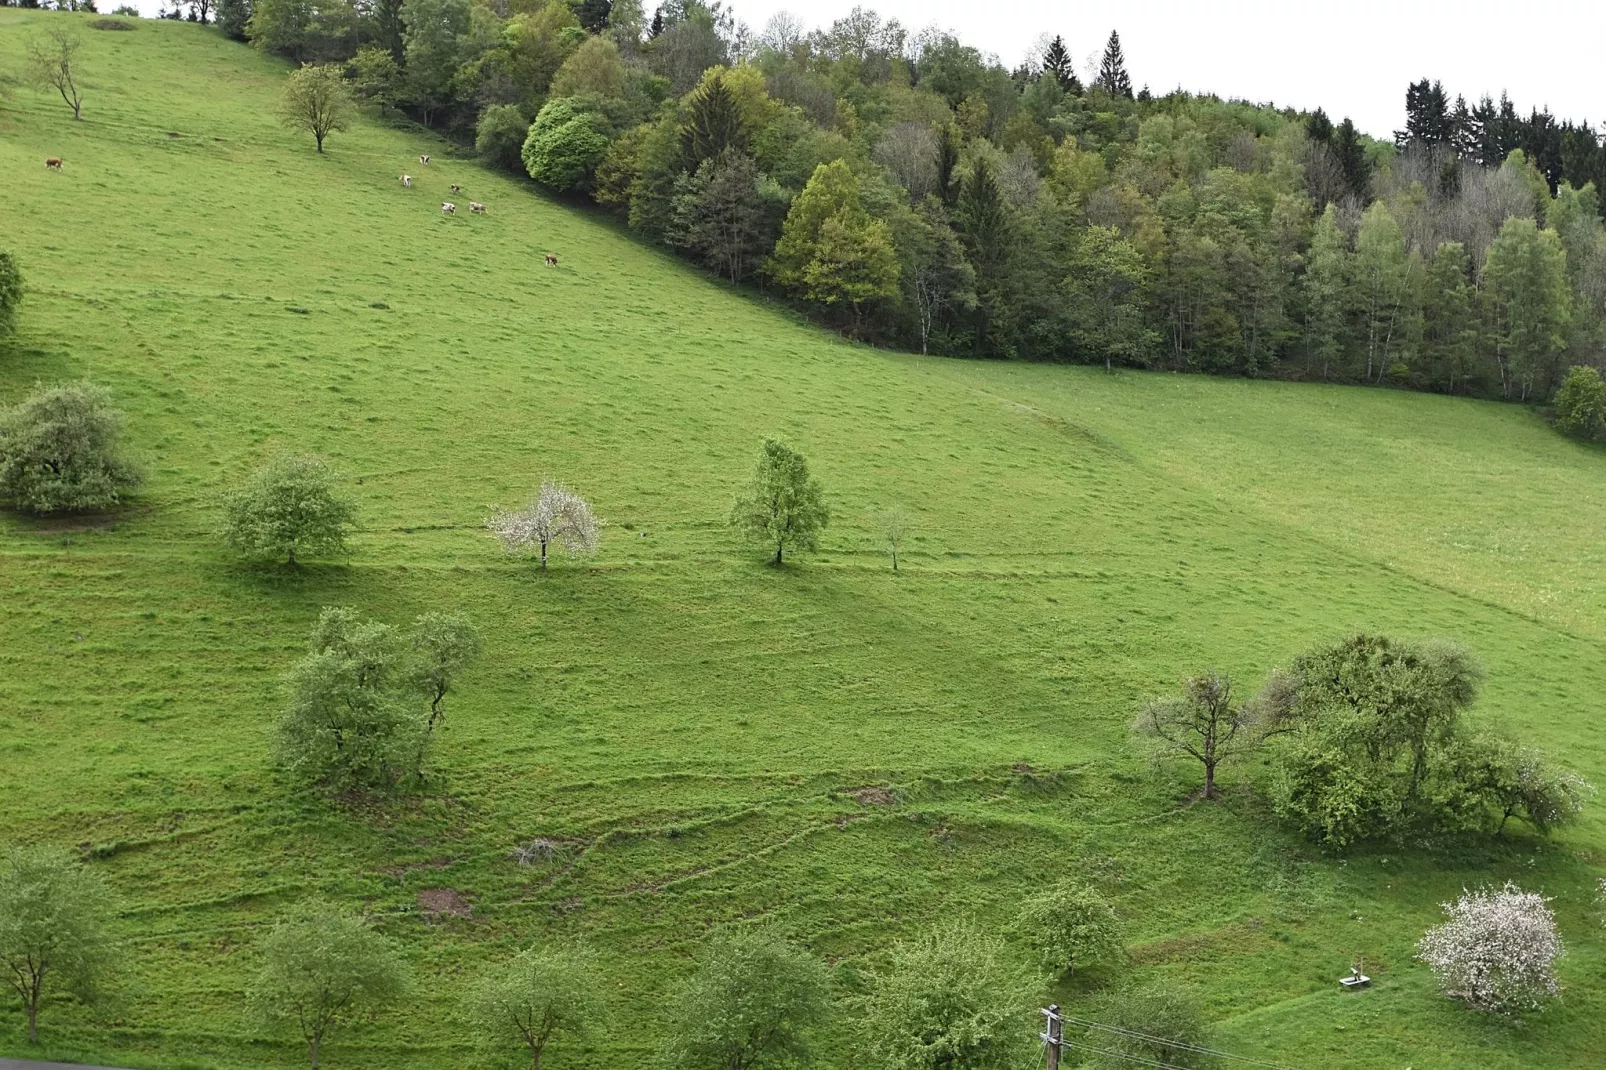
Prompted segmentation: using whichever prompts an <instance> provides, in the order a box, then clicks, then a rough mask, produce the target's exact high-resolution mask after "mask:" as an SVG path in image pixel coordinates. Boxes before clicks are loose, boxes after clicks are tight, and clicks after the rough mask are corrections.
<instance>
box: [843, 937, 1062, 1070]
mask: <svg viewBox="0 0 1606 1070" xmlns="http://www.w3.org/2000/svg"><path fill="white" fill-rule="evenodd" d="M1033 991H1034V986H1033V985H1031V983H1030V981H1029V979H1028V978H1026V977H1025V976H1023V975H1022V974H1021V973H1019V972H1018V971H1016V970H1014V969H1012V968H1011V967H1010V966H1009V965H1008V961H1007V959H1006V957H1005V954H1004V948H1003V945H1002V943H1001V942H999V941H998V940H996V939H994V938H992V937H989V936H985V935H983V934H981V933H979V932H978V931H977V930H976V929H974V928H973V927H971V926H970V925H968V924H958V925H952V926H948V927H946V928H942V929H938V930H936V931H935V932H931V933H928V934H926V935H925V936H921V937H918V938H916V939H914V940H911V941H909V942H907V943H902V944H899V945H898V946H897V947H896V948H895V949H894V950H893V953H892V963H891V968H890V970H889V971H888V972H887V973H886V974H885V975H883V976H881V977H878V978H877V979H876V985H875V989H874V991H873V992H872V994H871V995H870V997H869V999H868V1000H867V1001H866V1006H865V1010H866V1015H865V1019H864V1023H863V1040H864V1048H865V1052H864V1054H865V1056H866V1057H867V1058H866V1062H865V1065H867V1066H875V1067H878V1068H880V1070H961V1068H962V1070H1014V1068H1016V1067H1020V1066H1022V1065H1025V1064H1026V1063H1027V1062H1029V1061H1030V1059H1031V1058H1032V1055H1031V1047H1030V1044H1029V1042H1028V1038H1029V1037H1030V1036H1031V1031H1030V1026H1029V1024H1028V1023H1029V1022H1030V1018H1029V1017H1028V1015H1029V1014H1030V1011H1031V1009H1032V1007H1033V1004H1032V1002H1031V1000H1032V997H1033Z"/></svg>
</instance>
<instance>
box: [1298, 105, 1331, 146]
mask: <svg viewBox="0 0 1606 1070" xmlns="http://www.w3.org/2000/svg"><path fill="white" fill-rule="evenodd" d="M1305 135H1306V136H1307V137H1309V138H1310V139H1311V140H1312V141H1314V142H1316V144H1318V145H1326V144H1327V143H1328V142H1330V141H1332V140H1333V120H1331V119H1329V118H1328V117H1327V113H1326V112H1325V111H1323V110H1322V109H1320V108H1317V109H1316V110H1315V111H1313V112H1311V114H1310V118H1309V119H1307V120H1305Z"/></svg>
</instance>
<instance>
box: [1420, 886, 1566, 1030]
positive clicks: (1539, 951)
mask: <svg viewBox="0 0 1606 1070" xmlns="http://www.w3.org/2000/svg"><path fill="white" fill-rule="evenodd" d="M1548 902H1549V900H1548V899H1546V898H1545V897H1544V896H1543V895H1540V894H1539V893H1538V892H1525V891H1523V890H1522V889H1521V888H1518V887H1517V886H1516V885H1515V884H1512V883H1511V882H1510V881H1507V882H1506V885H1505V887H1503V888H1499V889H1494V888H1480V889H1479V890H1477V891H1475V892H1469V891H1462V893H1461V898H1460V899H1458V900H1456V901H1455V902H1454V903H1453V904H1452V903H1445V904H1444V912H1445V913H1446V914H1447V915H1449V920H1448V921H1446V922H1445V923H1444V924H1442V925H1436V926H1434V927H1433V928H1431V929H1429V930H1428V931H1427V932H1426V933H1425V934H1423V936H1422V939H1421V940H1420V941H1419V942H1418V943H1417V945H1416V950H1417V956H1416V957H1417V958H1419V959H1421V960H1422V961H1423V962H1425V963H1427V964H1428V966H1429V967H1430V968H1431V969H1432V970H1433V972H1434V974H1436V975H1437V976H1438V979H1439V987H1440V988H1442V989H1443V990H1444V994H1445V995H1447V996H1450V997H1451V998H1452V999H1459V1000H1461V1001H1463V1002H1465V1003H1466V1004H1467V1005H1469V1006H1471V1007H1475V1008H1477V1009H1478V1010H1485V1011H1497V1012H1500V1013H1502V1014H1509V1013H1511V1012H1513V1011H1517V1010H1533V1009H1536V1008H1538V1007H1539V1006H1540V1004H1541V1003H1543V1002H1544V1000H1545V999H1546V998H1547V997H1550V996H1554V995H1555V994H1556V993H1557V992H1558V991H1559V990H1560V988H1561V986H1560V984H1559V983H1557V981H1556V960H1557V959H1559V958H1561V956H1562V955H1563V954H1565V953H1566V952H1565V949H1564V948H1563V947H1562V943H1561V934H1560V933H1559V932H1557V931H1556V916H1555V914H1553V913H1551V910H1550V908H1549V907H1548V906H1546V905H1545V904H1546V903H1548Z"/></svg>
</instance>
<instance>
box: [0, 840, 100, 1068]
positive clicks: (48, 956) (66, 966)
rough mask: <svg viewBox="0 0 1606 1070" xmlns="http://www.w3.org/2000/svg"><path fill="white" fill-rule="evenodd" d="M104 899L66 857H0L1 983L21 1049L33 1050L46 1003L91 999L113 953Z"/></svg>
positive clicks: (35, 852) (29, 850) (46, 853)
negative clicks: (10, 995) (57, 998)
mask: <svg viewBox="0 0 1606 1070" xmlns="http://www.w3.org/2000/svg"><path fill="white" fill-rule="evenodd" d="M111 916H112V899H111V893H110V892H108V891H107V890H106V886H105V884H103V883H102V882H101V879H100V877H99V876H97V875H96V874H95V873H92V872H91V871H89V870H87V869H85V868H84V867H83V865H81V864H80V863H79V862H78V861H77V860H76V859H74V858H72V857H71V856H70V855H68V854H67V853H66V852H65V851H58V850H54V849H51V848H47V847H16V848H12V849H11V850H10V851H7V852H6V854H5V856H4V857H0V976H3V977H4V978H5V980H6V981H7V982H8V983H9V984H10V986H11V988H12V989H13V990H14V991H15V992H16V993H17V996H18V997H19V998H20V999H21V1001H22V1009H23V1013H24V1014H25V1015H26V1016H27V1019H28V1043H30V1044H37V1043H39V1009H40V1008H41V1007H42V1006H43V1005H44V1003H45V1000H46V998H47V997H48V996H53V995H57V994H60V993H68V994H71V995H73V996H76V997H78V998H79V999H81V1000H85V1001H88V1000H91V999H93V998H95V996H96V995H97V994H98V992H99V990H100V982H101V981H102V980H103V978H104V975H105V973H106V971H107V969H108V968H109V967H110V966H111V964H112V962H113V960H114V954H115V946H114V945H113V944H112V942H111V940H110V938H109V937H108V935H107V932H106V929H107V925H108V923H109V922H110V920H111Z"/></svg>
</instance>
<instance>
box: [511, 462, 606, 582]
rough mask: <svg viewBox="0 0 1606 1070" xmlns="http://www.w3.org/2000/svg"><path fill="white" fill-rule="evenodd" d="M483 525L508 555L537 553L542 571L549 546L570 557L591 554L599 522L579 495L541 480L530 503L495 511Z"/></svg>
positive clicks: (594, 547) (595, 543)
mask: <svg viewBox="0 0 1606 1070" xmlns="http://www.w3.org/2000/svg"><path fill="white" fill-rule="evenodd" d="M485 526H486V527H487V528H489V529H490V531H491V534H492V535H495V536H496V537H497V538H498V539H500V540H501V541H502V549H504V550H506V551H507V552H508V553H510V554H523V553H531V552H538V553H539V554H540V555H541V567H542V568H546V558H547V550H548V549H550V548H551V547H552V546H553V545H557V546H561V547H562V548H563V549H564V551H565V552H566V553H567V554H568V555H569V556H570V557H578V556H580V555H581V554H589V553H592V552H594V551H595V550H596V548H597V530H598V529H599V528H600V527H601V526H602V522H601V521H599V520H598V519H597V518H596V515H595V514H594V513H592V512H591V506H590V504H589V503H587V502H586V500H585V499H584V498H582V497H580V495H578V494H576V493H575V492H574V491H572V490H570V489H569V488H568V487H565V486H564V485H563V484H562V483H553V482H551V481H550V480H545V481H543V482H542V483H541V491H540V493H539V494H537V495H536V496H535V500H534V501H532V502H530V504H528V505H526V506H525V507H524V508H523V509H518V510H513V511H511V512H510V511H508V510H506V509H498V510H497V511H496V512H494V513H492V514H491V515H490V516H489V517H488V518H487V519H486V521H485Z"/></svg>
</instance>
